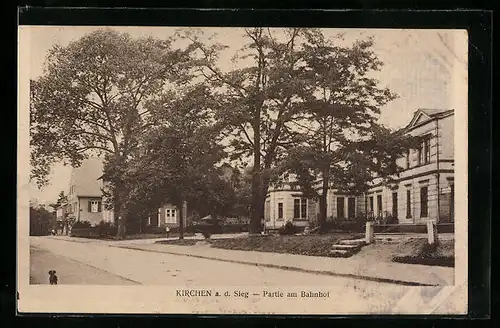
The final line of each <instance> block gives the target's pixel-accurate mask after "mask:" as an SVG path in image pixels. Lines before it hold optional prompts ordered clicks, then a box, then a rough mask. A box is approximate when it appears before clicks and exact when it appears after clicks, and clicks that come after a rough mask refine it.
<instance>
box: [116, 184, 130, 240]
mask: <svg viewBox="0 0 500 328" xmlns="http://www.w3.org/2000/svg"><path fill="white" fill-rule="evenodd" d="M113 194H114V195H113V202H114V206H113V211H114V217H115V220H116V227H117V232H116V237H117V238H118V239H123V237H125V236H126V235H127V215H126V213H125V212H126V210H125V208H124V204H122V202H121V197H120V195H119V192H118V191H114V192H113Z"/></svg>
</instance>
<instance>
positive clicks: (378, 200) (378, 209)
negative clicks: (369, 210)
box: [377, 195, 382, 216]
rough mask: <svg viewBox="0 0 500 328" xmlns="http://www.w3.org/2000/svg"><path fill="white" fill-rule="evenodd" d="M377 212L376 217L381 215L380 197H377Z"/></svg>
mask: <svg viewBox="0 0 500 328" xmlns="http://www.w3.org/2000/svg"><path fill="white" fill-rule="evenodd" d="M377 211H378V215H379V216H381V215H382V195H377Z"/></svg>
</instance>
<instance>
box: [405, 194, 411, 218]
mask: <svg viewBox="0 0 500 328" xmlns="http://www.w3.org/2000/svg"><path fill="white" fill-rule="evenodd" d="M406 218H407V219H411V218H412V215H411V190H410V188H407V189H406Z"/></svg>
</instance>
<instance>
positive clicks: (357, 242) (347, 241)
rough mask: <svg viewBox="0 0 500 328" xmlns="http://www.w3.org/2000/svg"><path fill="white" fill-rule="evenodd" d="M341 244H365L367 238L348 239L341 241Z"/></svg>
mask: <svg viewBox="0 0 500 328" xmlns="http://www.w3.org/2000/svg"><path fill="white" fill-rule="evenodd" d="M339 244H340V245H365V244H366V240H365V239H364V238H363V239H346V240H341V241H340V242H339Z"/></svg>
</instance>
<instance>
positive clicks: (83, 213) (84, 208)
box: [76, 197, 103, 224]
mask: <svg viewBox="0 0 500 328" xmlns="http://www.w3.org/2000/svg"><path fill="white" fill-rule="evenodd" d="M78 199H79V206H80V215H79V216H78V212H77V213H76V219H77V220H78V219H79V220H80V221H89V222H90V223H92V224H99V222H101V221H102V220H103V213H102V204H101V206H100V210H101V211H100V212H95V213H93V212H89V205H88V204H89V202H90V201H93V200H97V201H102V200H101V198H100V197H99V198H97V197H79V198H78Z"/></svg>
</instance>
